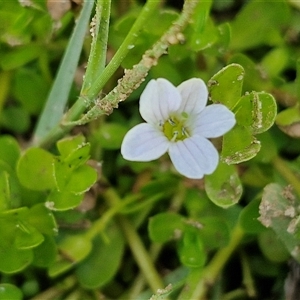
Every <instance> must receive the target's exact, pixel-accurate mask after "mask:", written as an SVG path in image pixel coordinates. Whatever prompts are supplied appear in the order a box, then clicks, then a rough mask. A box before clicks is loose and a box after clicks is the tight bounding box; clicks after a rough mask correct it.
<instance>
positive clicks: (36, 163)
mask: <svg viewBox="0 0 300 300" xmlns="http://www.w3.org/2000/svg"><path fill="white" fill-rule="evenodd" d="M17 174H18V177H19V180H20V182H21V184H23V185H24V186H25V187H27V188H28V189H32V190H38V191H42V190H47V189H51V188H53V187H55V182H54V176H53V155H52V154H50V153H49V152H47V151H45V150H43V149H40V148H30V149H28V150H27V151H26V152H25V153H24V154H23V156H21V158H20V160H19V162H18V166H17Z"/></svg>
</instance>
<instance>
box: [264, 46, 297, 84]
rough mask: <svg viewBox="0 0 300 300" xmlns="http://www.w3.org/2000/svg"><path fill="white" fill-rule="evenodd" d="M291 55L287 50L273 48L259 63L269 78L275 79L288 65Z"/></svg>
mask: <svg viewBox="0 0 300 300" xmlns="http://www.w3.org/2000/svg"><path fill="white" fill-rule="evenodd" d="M290 56H291V53H290V52H289V51H288V49H287V48H282V47H278V48H274V49H273V50H271V51H269V52H268V53H267V54H266V55H265V56H264V58H263V60H262V61H261V66H262V67H263V68H264V70H265V72H266V73H267V74H268V76H269V77H271V78H272V77H276V76H279V75H280V74H281V72H282V71H283V70H285V69H286V68H287V66H288V65H289V62H290V61H289V60H290Z"/></svg>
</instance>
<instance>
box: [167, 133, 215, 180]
mask: <svg viewBox="0 0 300 300" xmlns="http://www.w3.org/2000/svg"><path fill="white" fill-rule="evenodd" d="M169 155H170V158H171V160H172V162H173V164H174V167H175V168H176V169H177V171H178V172H179V173H181V174H182V175H184V176H186V177H188V178H193V179H200V178H202V177H203V176H204V175H205V174H211V173H212V172H213V171H214V170H215V169H216V167H217V165H218V161H219V154H218V152H217V150H216V149H215V147H214V146H213V144H212V143H211V142H210V141H209V140H207V139H206V138H203V137H201V136H193V137H191V138H187V139H185V140H183V141H179V142H176V143H173V144H171V145H170V148H169Z"/></svg>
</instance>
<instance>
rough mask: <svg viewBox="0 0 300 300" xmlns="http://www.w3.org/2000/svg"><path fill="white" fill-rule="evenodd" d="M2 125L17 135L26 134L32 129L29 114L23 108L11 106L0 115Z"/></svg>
mask: <svg viewBox="0 0 300 300" xmlns="http://www.w3.org/2000/svg"><path fill="white" fill-rule="evenodd" d="M0 124H1V125H2V126H3V127H5V128H6V129H9V130H10V131H13V132H15V133H25V132H26V131H27V130H28V129H29V127H30V118H29V114H28V112H27V111H26V110H25V109H24V108H23V107H21V106H9V107H7V108H5V109H4V110H3V111H2V114H1V115H0Z"/></svg>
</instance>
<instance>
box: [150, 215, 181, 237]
mask: <svg viewBox="0 0 300 300" xmlns="http://www.w3.org/2000/svg"><path fill="white" fill-rule="evenodd" d="M184 221H185V218H184V217H182V216H181V215H179V214H175V213H160V214H156V215H155V216H153V217H151V218H150V220H149V224H148V232H149V237H150V239H151V240H152V241H153V242H156V243H165V242H167V241H169V240H171V239H174V238H178V237H179V236H180V235H181V233H182V230H183V229H184Z"/></svg>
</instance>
